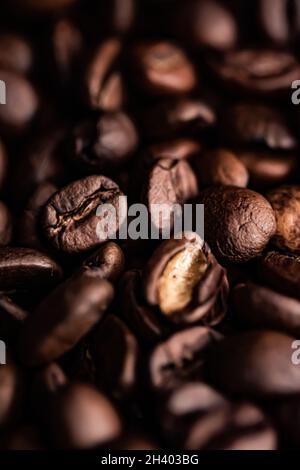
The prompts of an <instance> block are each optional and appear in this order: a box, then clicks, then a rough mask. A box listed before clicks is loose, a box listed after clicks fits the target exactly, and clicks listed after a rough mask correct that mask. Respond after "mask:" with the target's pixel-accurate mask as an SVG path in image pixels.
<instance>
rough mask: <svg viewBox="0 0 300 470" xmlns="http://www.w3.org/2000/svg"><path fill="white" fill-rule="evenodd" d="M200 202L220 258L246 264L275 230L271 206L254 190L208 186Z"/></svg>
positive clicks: (209, 237) (207, 232) (207, 234)
mask: <svg viewBox="0 0 300 470" xmlns="http://www.w3.org/2000/svg"><path fill="white" fill-rule="evenodd" d="M199 201H200V202H201V203H203V204H204V213H205V218H204V226H205V239H206V240H207V242H208V243H209V245H210V247H211V249H212V250H213V253H214V254H215V255H216V256H217V258H219V259H220V260H224V261H230V262H233V263H243V262H246V261H248V260H250V259H252V258H255V257H256V256H258V255H260V254H261V253H262V251H263V250H264V248H265V247H266V245H267V244H268V242H269V240H270V238H271V237H272V236H273V235H274V233H275V230H276V222H275V215H274V212H273V210H272V207H271V205H270V204H269V202H268V201H267V200H266V199H265V198H264V197H263V196H261V195H260V194H258V193H256V192H254V191H251V190H248V189H239V188H232V187H218V188H209V189H207V190H205V191H203V192H202V193H200V195H199Z"/></svg>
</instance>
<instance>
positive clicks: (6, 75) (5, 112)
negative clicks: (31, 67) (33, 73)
mask: <svg viewBox="0 0 300 470" xmlns="http://www.w3.org/2000/svg"><path fill="white" fill-rule="evenodd" d="M0 77H1V80H3V81H4V83H5V85H6V93H5V94H6V97H5V101H6V104H5V105H3V106H0V128H1V130H2V131H5V132H9V133H18V132H21V131H24V130H25V129H26V127H27V126H28V125H29V124H30V122H31V121H32V119H33V118H34V116H35V114H36V112H37V109H38V105H39V103H38V97H37V94H36V92H35V90H34V88H33V87H32V85H31V84H30V83H29V81H28V80H26V78H24V77H23V76H22V75H20V74H18V73H15V72H13V71H8V70H5V69H1V70H0Z"/></svg>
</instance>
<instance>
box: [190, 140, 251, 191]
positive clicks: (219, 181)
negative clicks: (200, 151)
mask: <svg viewBox="0 0 300 470" xmlns="http://www.w3.org/2000/svg"><path fill="white" fill-rule="evenodd" d="M197 164H198V167H197V170H198V178H199V181H200V184H201V185H202V186H203V187H206V186H215V185H224V186H238V187H241V188H245V187H246V186H247V184H248V180H249V174H248V171H247V168H246V167H245V165H244V164H243V163H242V162H241V161H240V160H239V159H238V158H237V157H236V156H235V154H234V153H233V152H230V151H228V150H225V149H217V150H213V151H208V152H206V153H205V155H204V157H203V158H201V159H199V160H198V161H197Z"/></svg>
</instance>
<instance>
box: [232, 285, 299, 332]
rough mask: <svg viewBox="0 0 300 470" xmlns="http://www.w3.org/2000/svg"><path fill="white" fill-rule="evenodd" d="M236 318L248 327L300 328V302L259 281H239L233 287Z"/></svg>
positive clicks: (296, 330) (292, 330)
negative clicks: (263, 285) (260, 283)
mask: <svg viewBox="0 0 300 470" xmlns="http://www.w3.org/2000/svg"><path fill="white" fill-rule="evenodd" d="M233 305H234V309H235V318H236V320H237V321H238V322H239V323H241V324H242V325H243V326H245V327H248V328H249V327H250V328H253V329H254V328H265V329H273V330H279V331H285V332H287V333H290V334H292V335H295V336H297V335H298V334H299V332H300V313H299V312H300V302H299V301H298V300H296V299H293V298H291V297H286V296H285V295H282V294H278V293H277V292H275V291H273V290H271V289H268V288H266V287H262V286H259V285H257V284H252V283H248V284H240V285H238V286H236V287H235V288H234V290H233Z"/></svg>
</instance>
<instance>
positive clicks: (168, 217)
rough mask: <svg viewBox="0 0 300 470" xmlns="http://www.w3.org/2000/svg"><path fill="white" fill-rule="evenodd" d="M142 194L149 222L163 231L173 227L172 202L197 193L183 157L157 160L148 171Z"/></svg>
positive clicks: (186, 198) (173, 206) (174, 210)
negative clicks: (175, 159)
mask: <svg viewBox="0 0 300 470" xmlns="http://www.w3.org/2000/svg"><path fill="white" fill-rule="evenodd" d="M145 194H146V204H147V207H148V210H149V215H150V217H151V223H152V225H153V226H154V227H155V228H156V229H157V230H158V231H159V233H165V230H170V228H171V229H172V228H173V223H172V222H173V219H174V214H175V213H176V207H175V205H177V204H183V203H184V202H185V201H187V200H188V199H192V198H194V197H196V196H197V194H198V184H197V179H196V175H195V173H194V172H193V170H192V168H191V166H190V165H189V163H188V162H187V161H186V160H179V161H174V160H173V161H172V160H168V159H164V160H159V161H158V162H157V163H156V164H155V165H154V167H153V168H152V170H151V171H150V174H149V177H148V181H147V183H146V188H145ZM162 205H163V208H162ZM162 209H163V214H162Z"/></svg>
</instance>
